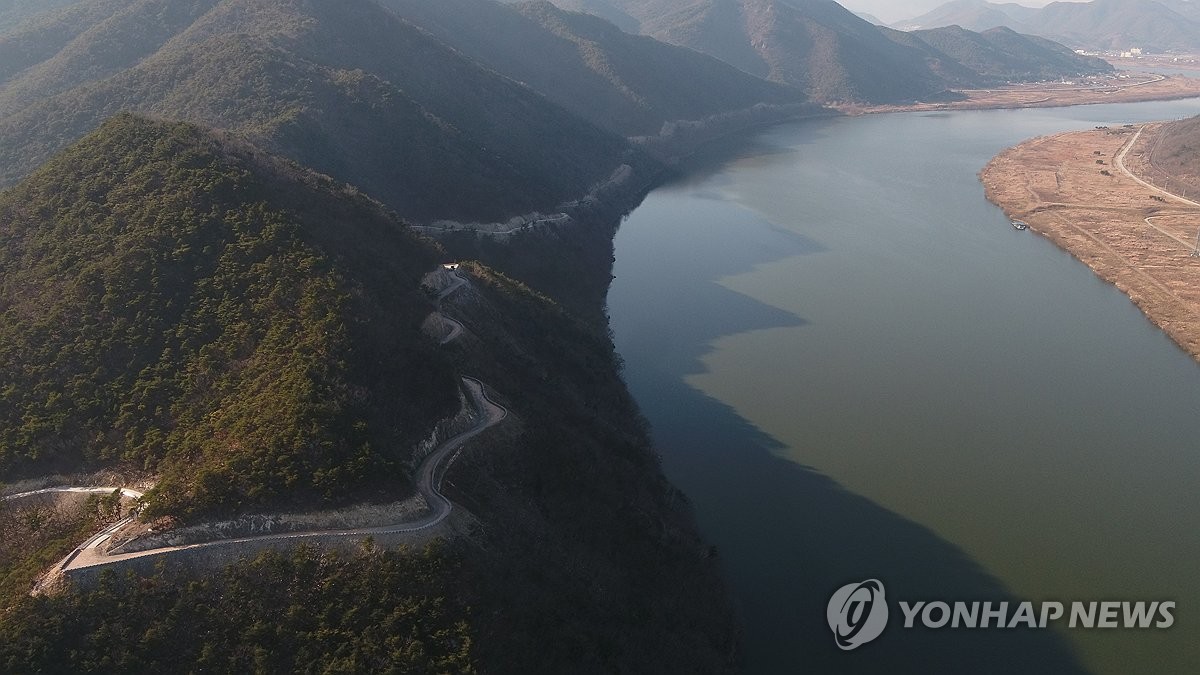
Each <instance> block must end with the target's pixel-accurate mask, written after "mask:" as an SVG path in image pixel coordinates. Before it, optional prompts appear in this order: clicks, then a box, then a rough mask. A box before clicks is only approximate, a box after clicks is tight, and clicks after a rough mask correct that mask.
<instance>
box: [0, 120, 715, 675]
mask: <svg viewBox="0 0 1200 675" xmlns="http://www.w3.org/2000/svg"><path fill="white" fill-rule="evenodd" d="M544 253H545V254H547V255H549V254H551V253H553V249H548V250H546V251H544ZM438 256H439V251H438V250H436V249H435V248H434V247H433V246H432V244H430V243H429V242H427V241H425V240H423V239H420V238H419V237H416V236H414V235H413V234H412V233H411V231H410V230H409V229H408V228H406V227H405V226H403V225H402V224H401V223H399V222H398V221H397V220H396V219H395V218H394V217H393V216H391V215H390V214H389V213H387V212H386V211H384V210H383V209H382V208H381V207H380V206H379V204H378V203H376V202H373V201H371V200H369V199H367V198H366V197H363V196H362V195H361V194H359V193H358V192H357V191H355V190H353V189H351V188H348V187H346V186H344V185H341V184H338V183H335V182H333V181H331V180H329V179H328V178H326V177H323V176H320V175H318V174H314V173H311V172H308V171H305V170H303V169H300V168H297V167H296V166H294V165H293V164H291V163H288V162H284V161H281V160H277V159H273V158H271V157H270V156H268V155H265V154H264V153H262V152H260V151H258V150H256V149H254V148H253V147H249V146H246V145H244V144H242V143H240V142H237V141H233V140H229V139H228V138H227V137H226V136H224V135H221V134H213V133H210V132H206V131H202V130H200V129H198V128H196V127H194V126H191V125H188V124H185V123H176V122H159V121H150V120H147V119H144V118H140V117H136V116H133V115H121V116H118V117H117V118H115V119H113V120H111V121H109V122H107V123H106V124H104V125H103V126H102V128H101V129H100V130H98V131H97V132H95V133H93V134H91V135H89V136H88V137H86V138H85V139H84V140H82V141H80V142H79V143H77V144H75V145H74V146H72V147H71V148H69V149H68V150H67V151H65V152H64V153H62V154H60V155H58V156H56V158H54V159H53V160H52V161H51V162H50V163H49V164H47V165H46V166H45V167H44V168H42V169H39V170H38V171H36V172H35V173H34V174H33V175H32V176H30V177H29V178H28V179H26V180H25V181H23V182H22V183H21V184H20V185H18V186H17V187H16V188H14V189H12V190H10V191H8V192H5V193H2V194H0V268H2V269H4V270H5V275H4V276H3V277H2V281H0V375H2V376H3V377H2V381H3V382H4V383H5V386H4V388H3V389H0V460H2V461H3V465H2V466H0V480H10V479H11V478H13V477H14V476H18V475H22V474H23V473H26V472H29V471H33V470H48V469H50V468H61V469H66V470H76V469H80V468H87V467H89V466H96V465H108V464H113V463H115V464H124V465H133V466H134V467H135V468H142V469H147V470H150V471H153V472H157V473H159V474H160V481H159V484H158V487H157V488H156V490H155V491H154V492H152V493H151V495H150V496H151V499H152V501H151V504H152V508H153V510H154V513H155V514H161V513H167V514H171V515H175V516H179V517H182V518H185V519H191V518H202V517H206V516H209V515H215V514H224V513H228V512H238V511H247V510H249V511H253V510H257V509H261V508H271V507H277V506H281V505H288V506H294V507H295V508H299V509H311V508H316V507H318V506H321V505H324V504H328V503H337V502H338V501H343V500H345V499H364V498H372V497H376V496H378V497H381V498H389V499H395V498H396V497H397V496H401V495H403V493H404V490H405V487H406V485H405V468H404V467H405V466H406V463H405V460H407V459H409V457H408V455H407V453H408V452H409V451H410V450H409V449H411V448H413V447H414V443H415V441H416V440H417V439H420V438H425V437H427V435H428V432H429V430H430V427H431V425H432V423H433V422H435V421H436V420H439V419H442V418H443V417H444V416H445V415H447V414H448V413H450V412H453V411H454V410H456V409H457V403H458V402H457V400H456V397H455V396H454V393H455V392H454V386H453V382H454V381H455V380H456V379H457V378H456V374H457V373H470V374H473V375H477V376H479V377H480V378H481V379H482V380H484V381H485V382H487V383H489V384H490V385H492V386H494V387H496V389H493V390H491V391H490V393H491V395H493V396H495V397H496V398H497V399H498V400H499V401H502V402H503V404H504V406H505V407H506V408H507V410H508V411H509V416H508V417H507V418H506V419H505V421H504V423H503V424H501V425H497V426H496V427H493V428H492V429H489V430H488V432H487V433H485V434H481V435H480V436H479V437H477V438H476V439H473V440H472V442H471V443H470V444H469V445H468V446H466V447H464V448H463V454H462V456H461V457H460V458H459V459H458V461H457V462H456V463H455V464H454V465H453V466H452V467H451V468H450V473H449V475H447V476H446V478H445V480H444V489H445V491H446V493H447V495H449V496H450V497H451V498H452V499H453V500H454V502H455V504H456V507H455V509H454V515H453V516H452V518H451V520H450V521H448V522H447V523H446V526H447V527H448V528H450V529H449V530H448V531H447V533H448V534H456V535H457V536H451V537H450V538H449V540H448V541H447V542H445V543H444V544H442V545H440V546H436V547H434V548H433V549H430V550H427V551H424V552H412V551H407V550H398V551H388V552H383V551H380V550H378V548H377V547H375V546H373V545H372V544H371V543H370V542H365V543H364V544H363V545H362V547H361V548H360V549H359V550H357V552H353V553H349V554H340V555H333V554H329V553H325V554H317V553H314V552H313V551H312V550H309V549H304V548H301V549H298V550H296V551H292V552H289V553H286V554H279V555H276V554H271V555H266V556H263V557H261V558H259V559H257V560H253V561H241V562H237V563H236V564H234V565H233V566H232V567H229V568H228V569H226V570H224V571H222V572H219V573H202V574H197V573H196V572H195V571H189V570H188V569H186V566H185V567H184V568H175V567H172V566H170V565H166V566H164V567H163V568H161V569H159V570H157V571H155V572H153V573H152V574H150V576H149V577H147V578H137V577H132V576H130V577H126V576H124V575H120V574H119V575H115V576H107V577H106V576H101V577H100V579H99V581H98V582H97V585H96V586H94V587H92V586H89V587H74V588H69V589H67V590H66V592H65V593H64V594H63V595H61V596H57V597H46V596H42V597H36V598H31V597H28V596H27V595H26V594H25V592H24V589H25V588H28V583H29V581H30V580H31V579H32V576H33V575H34V574H36V572H37V571H38V570H39V569H42V568H40V567H38V563H39V561H40V562H41V564H42V565H46V564H49V563H50V562H51V561H53V560H56V559H61V556H63V555H65V554H66V552H67V551H69V550H70V547H71V546H73V545H75V544H76V543H78V540H77V539H74V540H73V539H71V538H70V537H71V536H72V534H73V533H77V532H82V533H86V532H89V531H94V530H89V529H87V528H88V525H89V523H91V524H93V525H94V522H93V521H99V522H101V523H102V522H105V520H104V519H105V518H110V517H111V516H112V514H111V513H109V512H108V511H99V512H97V513H92V512H91V511H89V510H88V509H91V510H95V509H97V508H98V507H99V506H102V504H101V503H99V502H97V501H96V500H92V501H91V502H89V503H87V504H85V505H84V506H85V511H84V512H82V513H79V514H75V517H72V518H65V516H64V518H61V519H59V520H60V521H61V522H58V521H56V522H55V523H53V528H52V529H53V532H51V531H49V530H50V529H51V528H49V526H47V531H46V532H44V533H41V532H30V531H29V528H23V527H22V526H21V523H24V522H27V521H28V522H34V521H33V520H30V518H25V517H23V516H24V515H30V514H20V513H18V514H13V517H9V514H8V512H7V504H6V503H4V502H0V533H5V534H7V535H9V536H25V537H29V538H30V541H29V545H28V546H21V547H14V548H13V550H12V551H8V549H6V554H5V555H3V556H0V582H2V583H0V670H3V671H4V672H64V671H80V672H90V671H95V670H104V669H112V668H114V667H115V668H118V669H124V670H128V671H133V672H158V671H161V670H163V669H164V668H168V667H169V666H170V664H178V663H179V662H180V661H181V660H183V661H186V662H189V663H196V664H200V665H203V666H204V667H206V668H211V669H213V670H217V671H230V672H245V671H252V670H255V669H259V670H263V669H268V670H277V671H281V672H293V671H303V670H306V669H314V670H334V671H341V672H364V671H367V672H371V671H387V670H388V669H389V668H391V669H396V670H399V671H401V672H405V671H407V672H431V671H432V672H442V671H446V672H472V671H473V670H476V669H477V670H478V671H479V672H489V673H529V672H611V671H617V672H638V671H643V672H656V673H665V672H681V673H682V672H687V673H691V672H713V673H720V672H727V671H730V670H732V668H733V665H734V662H733V659H732V657H733V655H734V654H735V653H736V633H735V630H734V624H733V618H732V612H731V610H730V608H729V606H728V604H727V602H726V600H725V597H724V593H723V590H722V588H721V584H720V581H719V577H718V575H717V570H716V563H715V560H714V559H713V556H712V552H711V551H710V549H708V548H707V547H706V546H704V545H703V543H702V542H701V541H700V540H699V538H698V537H697V536H696V533H695V529H694V526H693V524H692V522H691V519H690V516H689V514H688V513H687V510H686V499H684V498H683V497H682V496H681V495H680V494H679V493H678V492H677V491H676V490H675V489H674V488H672V487H671V486H670V485H669V484H668V483H667V481H666V480H665V478H664V477H663V475H662V472H661V469H660V467H659V464H658V460H657V457H656V455H655V454H654V452H653V450H652V448H651V446H650V443H649V440H648V435H647V432H646V429H645V427H644V423H643V422H642V421H641V418H640V417H639V415H638V413H637V410H636V407H635V406H634V403H633V401H632V399H631V397H630V396H629V393H628V392H627V391H626V389H625V386H624V384H623V382H622V380H621V376H620V372H619V369H618V359H617V356H616V354H615V352H614V349H613V346H612V342H611V340H610V338H609V336H608V335H607V333H606V332H605V331H604V329H603V328H602V327H597V326H595V325H593V324H591V323H587V322H584V321H581V320H579V319H578V318H576V317H575V316H573V315H572V314H570V313H569V312H567V311H566V310H564V309H563V308H562V306H560V305H558V304H556V303H555V302H553V301H551V300H550V299H548V298H547V297H545V296H543V295H540V294H537V293H534V292H532V291H531V290H530V289H529V288H527V287H525V286H524V285H522V284H520V283H517V282H515V281H513V280H511V279H508V278H506V277H504V276H502V275H499V274H497V273H495V272H493V271H491V270H489V269H488V268H486V267H483V266H481V265H478V264H474V263H468V264H465V265H464V266H463V270H462V274H463V275H464V276H466V277H467V278H468V279H469V282H468V284H467V285H466V286H465V287H463V288H461V289H459V290H458V291H456V292H455V293H454V294H453V295H452V296H450V298H449V299H447V300H446V301H444V302H443V305H442V311H443V312H446V313H448V314H449V315H452V316H453V317H454V318H455V319H457V320H459V321H461V323H462V325H463V327H464V330H463V333H462V335H461V336H460V337H459V338H458V339H456V340H455V341H454V343H453V344H452V345H445V346H439V345H436V344H434V343H433V342H432V341H431V340H429V339H427V338H425V337H423V336H422V335H421V334H420V332H419V328H418V325H419V324H420V322H421V321H422V320H423V319H425V318H426V317H427V316H428V313H429V312H430V311H431V309H432V302H431V300H430V299H429V297H428V296H427V295H426V294H425V293H423V292H422V291H421V290H420V289H419V286H418V285H419V283H420V281H419V280H420V278H421V276H422V275H423V274H424V273H425V272H426V271H428V270H429V269H430V268H432V267H433V266H434V265H435V263H436V261H437V260H438ZM36 515H37V514H36V513H34V514H32V516H36ZM64 546H65V547H66V549H65V550H64V549H63V547H64ZM227 550H228V551H230V552H231V557H230V561H231V562H232V560H233V558H236V555H237V553H236V552H237V549H236V547H231V548H229V549H227ZM14 552H15V553H17V554H18V555H16V556H14V555H12V554H11V553H14ZM14 557H15V558H16V559H14ZM112 635H122V636H128V639H119V640H113V639H112V638H111V637H110V636H112Z"/></svg>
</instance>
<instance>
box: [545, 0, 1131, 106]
mask: <svg viewBox="0 0 1200 675" xmlns="http://www.w3.org/2000/svg"><path fill="white" fill-rule="evenodd" d="M558 4H560V5H561V6H563V7H566V8H569V9H576V10H581V11H587V12H592V13H595V14H598V15H600V16H605V17H611V18H614V19H615V20H616V21H618V22H619V23H620V24H621V25H623V26H626V27H627V28H629V29H633V30H637V31H639V32H641V33H644V34H647V35H650V36H653V37H655V38H658V39H659V40H662V41H664V42H669V43H672V44H678V45H683V46H686V47H691V48H692V49H695V50H697V51H701V52H704V53H706V54H711V55H713V56H715V57H717V58H719V59H721V60H723V61H726V62H728V63H731V64H733V65H735V66H737V67H738V68H741V69H742V70H744V71H746V72H748V73H752V74H754V75H758V76H760V77H763V78H767V79H770V80H773V81H775V82H780V83H784V84H788V85H791V86H794V87H797V88H799V89H801V90H803V91H804V92H805V93H807V94H808V95H809V96H810V97H811V98H813V99H814V100H818V101H869V102H898V101H907V100H914V99H928V98H931V97H937V96H940V95H944V94H945V91H946V89H947V88H950V87H969V86H987V85H992V84H995V83H997V82H1003V81H1007V80H1010V79H1015V80H1029V79H1038V78H1042V77H1059V76H1066V75H1076V74H1079V73H1089V72H1104V71H1106V70H1108V68H1107V66H1106V65H1104V64H1102V63H1099V62H1097V61H1095V60H1088V59H1082V58H1077V57H1076V55H1074V54H1072V53H1071V52H1070V50H1066V49H1058V50H1054V49H1052V48H1051V47H1050V46H1049V45H1046V44H1044V43H1043V42H1040V41H1039V42H1037V45H1036V48H1033V47H1032V46H1031V45H1016V44H1014V42H1015V38H1014V37H1013V36H1012V35H1010V34H1003V35H993V36H976V37H974V38H970V39H967V38H966V36H961V35H959V36H956V37H954V38H951V37H949V36H946V37H941V36H931V37H934V38H937V39H936V40H935V42H934V43H930V42H928V41H927V40H926V36H923V35H919V34H918V35H897V34H896V32H895V31H892V30H889V29H887V28H883V27H880V26H875V25H872V24H871V23H870V22H868V21H866V20H864V19H862V18H861V17H859V16H857V15H855V14H853V13H852V12H850V11H848V10H846V9H845V8H844V7H842V6H841V5H839V4H837V3H835V2H832V0H558ZM1018 37H1019V36H1018ZM971 45H975V46H976V47H977V48H976V49H972V47H971ZM943 47H946V48H949V49H951V52H953V53H951V52H948V51H946V50H945V49H943ZM1026 48H1031V49H1032V51H1031V52H1030V53H1031V54H1047V53H1050V52H1053V59H1052V61H1051V62H1042V61H1039V60H1037V59H1036V58H1033V59H1030V58H1025V57H1024V56H1022V55H1021V54H1019V53H1016V52H1014V51H1013V49H1016V50H1018V51H1020V50H1022V49H1026ZM1022 64H1024V65H1025V66H1028V67H1027V68H1023V67H1022Z"/></svg>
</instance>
